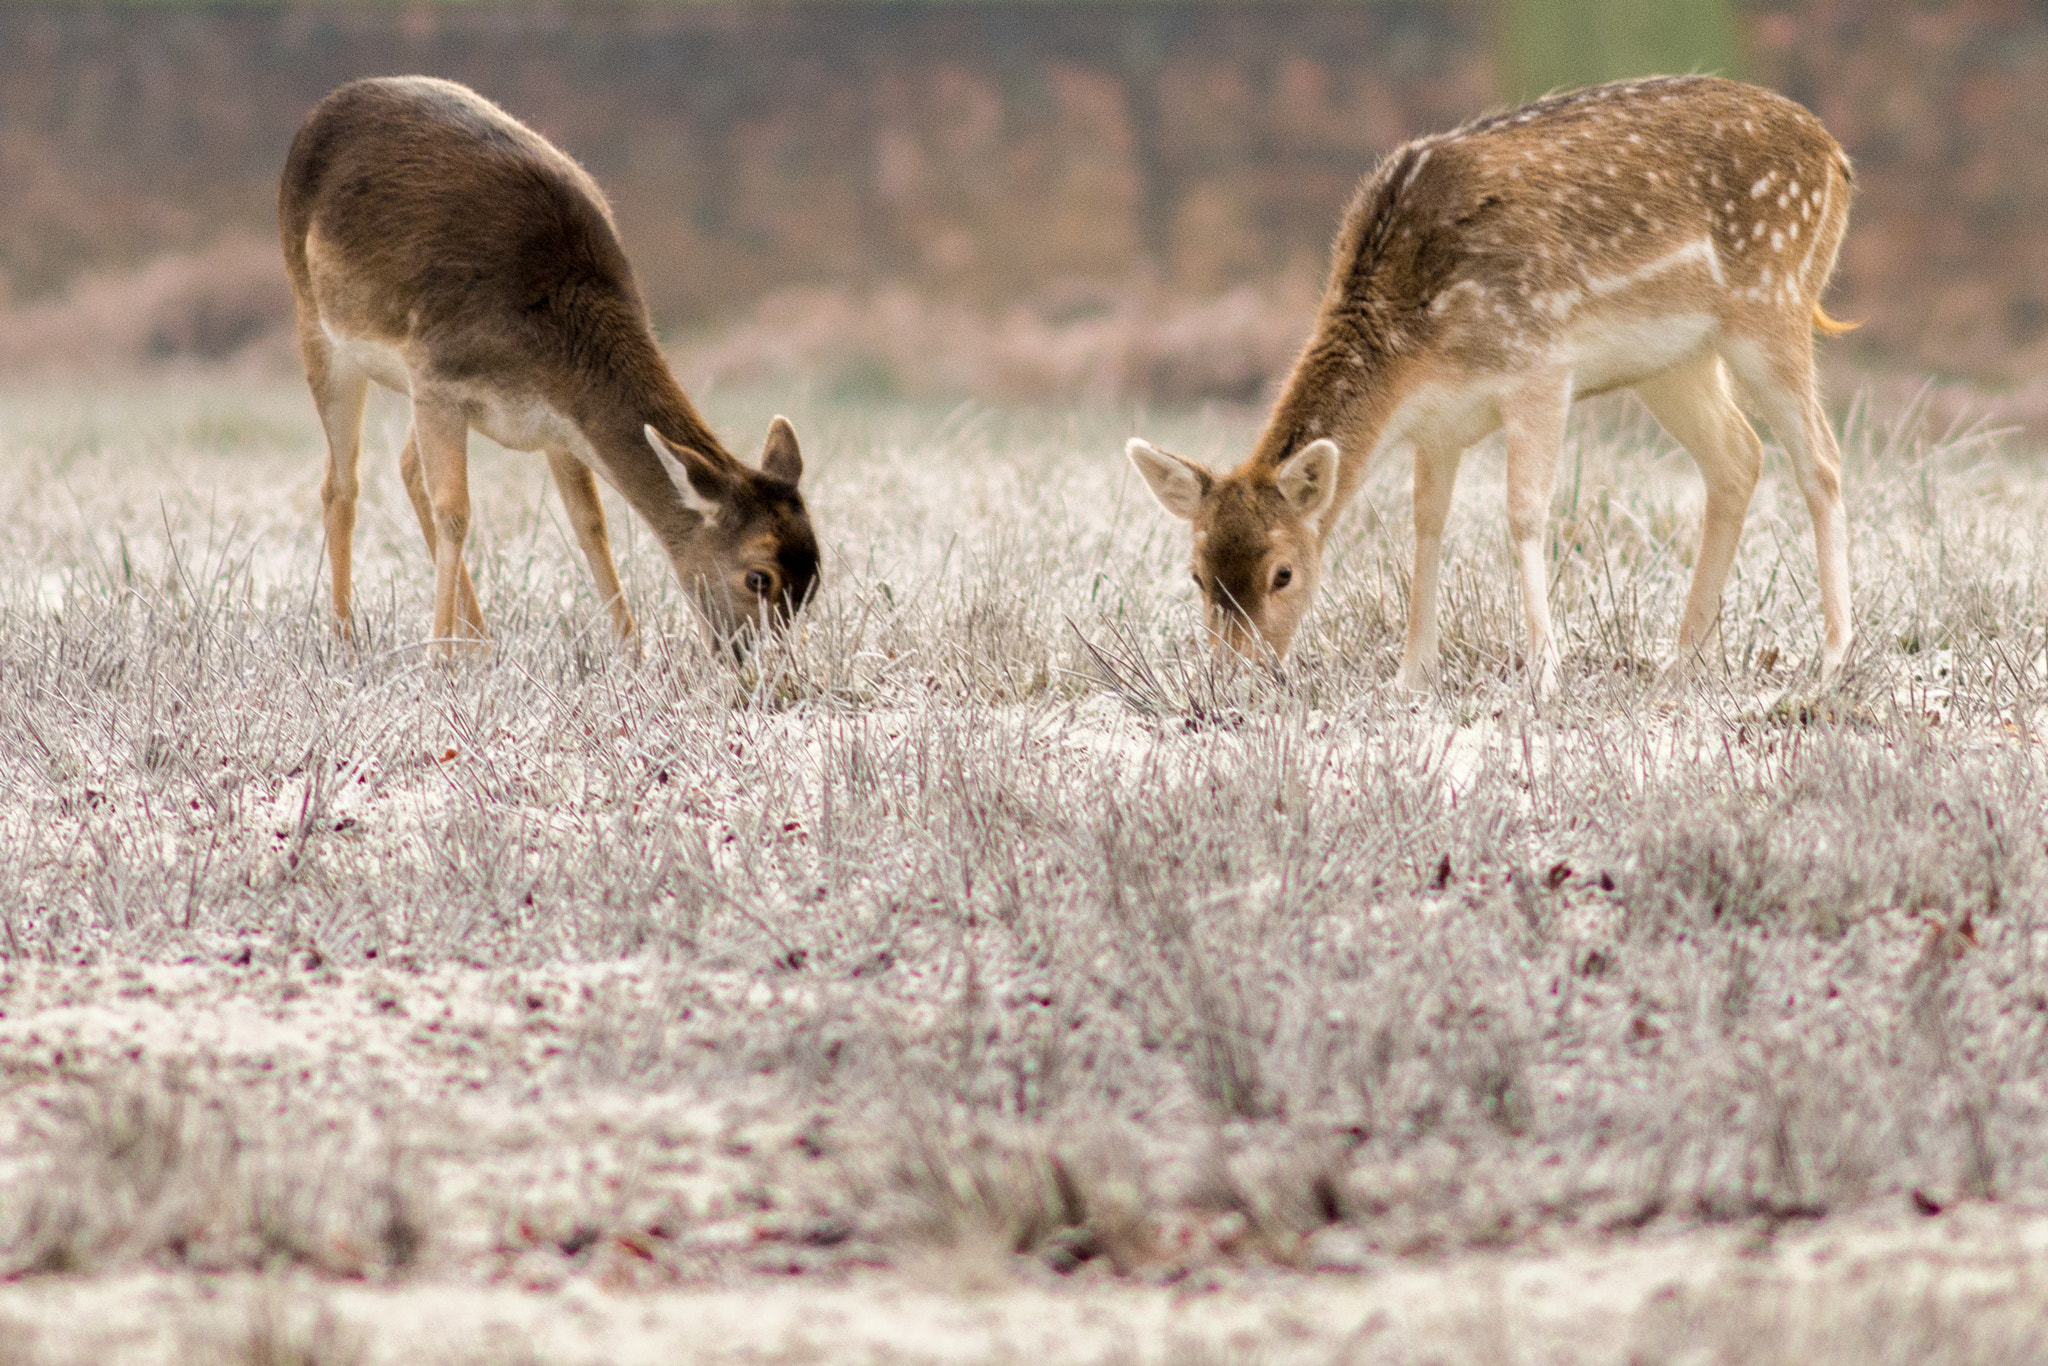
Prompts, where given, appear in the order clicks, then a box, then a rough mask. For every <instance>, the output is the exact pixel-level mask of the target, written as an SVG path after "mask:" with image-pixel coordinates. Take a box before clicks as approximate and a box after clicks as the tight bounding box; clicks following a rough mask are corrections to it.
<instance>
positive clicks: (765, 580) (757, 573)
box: [747, 569, 775, 598]
mask: <svg viewBox="0 0 2048 1366" xmlns="http://www.w3.org/2000/svg"><path fill="white" fill-rule="evenodd" d="M774 586H775V580H773V579H771V578H769V577H768V571H767V570H765V569H749V570H748V571H747V591H748V592H749V593H752V594H753V595H754V596H755V597H757V598H765V597H767V596H768V590H769V589H770V588H773V587H774Z"/></svg>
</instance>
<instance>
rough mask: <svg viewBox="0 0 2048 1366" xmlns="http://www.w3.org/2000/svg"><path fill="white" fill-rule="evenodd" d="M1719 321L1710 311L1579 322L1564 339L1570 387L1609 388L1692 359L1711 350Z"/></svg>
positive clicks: (1580, 390)
mask: <svg viewBox="0 0 2048 1366" xmlns="http://www.w3.org/2000/svg"><path fill="white" fill-rule="evenodd" d="M1719 325H1720V322H1719V319H1717V318H1715V317H1714V315H1713V314H1711V313H1675V314H1665V315H1663V316H1661V317H1643V318H1625V317H1624V318H1615V317H1606V318H1597V319H1592V318H1589V319H1585V320H1582V321H1579V322H1575V323H1574V324H1573V325H1572V327H1571V329H1570V331H1569V332H1568V333H1567V334H1566V339H1565V352H1566V356H1567V357H1568V362H1567V363H1568V364H1569V365H1570V366H1571V371H1572V392H1573V393H1574V394H1599V393H1605V392H1606V391H1607V390H1609V389H1618V388H1620V387H1621V386H1622V385H1625V384H1633V383H1635V382H1636V381H1637V380H1642V379H1648V378H1649V377H1650V376H1652V375H1655V374H1659V373H1661V372H1663V371H1665V370H1669V369H1670V368H1671V367H1672V366H1674V365H1677V364H1679V363H1680V362H1683V361H1688V360H1691V359H1692V358H1693V357H1695V356H1697V355H1699V354H1700V353H1701V352H1702V351H1704V350H1706V349H1707V347H1708V345H1709V344H1710V343H1711V342H1712V341H1713V337H1714V331H1715V329H1716V328H1717V327H1718V326H1719Z"/></svg>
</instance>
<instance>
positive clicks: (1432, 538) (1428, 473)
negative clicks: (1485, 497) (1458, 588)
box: [1400, 446, 1465, 692]
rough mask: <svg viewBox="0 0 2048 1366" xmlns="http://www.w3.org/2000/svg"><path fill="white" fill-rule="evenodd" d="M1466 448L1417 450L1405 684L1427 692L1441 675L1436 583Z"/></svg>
mask: <svg viewBox="0 0 2048 1366" xmlns="http://www.w3.org/2000/svg"><path fill="white" fill-rule="evenodd" d="M1464 454H1465V453H1464V451H1462V450H1449V451H1443V450H1428V449H1425V448H1423V447H1420V446H1418V447H1416V449H1415V573H1414V575H1413V576H1412V578H1411V579H1410V580H1409V584H1408V642H1407V645H1406V647H1405V648H1404V649H1403V650H1402V652H1401V674H1400V685H1401V687H1403V688H1405V689H1407V690H1408V691H1410V692H1426V691H1427V690H1428V689H1429V686H1430V684H1431V683H1432V682H1434V681H1435V679H1436V668H1437V587H1438V585H1439V584H1440V583H1441V582H1442V579H1443V563H1444V523H1445V521H1447V520H1448V519H1449V517H1450V514H1451V489H1452V487H1453V486H1454V485H1455V484H1456V483H1457V480H1458V462H1459V461H1460V460H1461V459H1462V458H1463V457H1464Z"/></svg>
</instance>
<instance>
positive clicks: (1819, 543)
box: [1722, 312, 1855, 681]
mask: <svg viewBox="0 0 2048 1366" xmlns="http://www.w3.org/2000/svg"><path fill="white" fill-rule="evenodd" d="M1810 326H1811V325H1810V323H1809V322H1808V319H1807V315H1806V314H1805V313H1803V312H1802V313H1800V314H1799V316H1798V318H1797V327H1796V329H1795V330H1792V331H1790V332H1789V333H1788V334H1786V335H1782V336H1779V337H1777V338H1775V339H1774V341H1775V344H1774V345H1769V346H1757V345H1754V344H1751V343H1746V342H1745V343H1741V344H1737V345H1731V346H1728V347H1727V348H1726V349H1725V350H1724V351H1723V353H1722V354H1723V356H1724V358H1725V359H1726V360H1727V361H1728V364H1729V367H1730V368H1731V369H1733V370H1734V371H1735V374H1736V377H1737V378H1738V379H1740V380H1741V381H1742V387H1743V389H1744V391H1745V392H1747V394H1748V395H1749V398H1750V401H1751V402H1752V403H1754V404H1755V405H1756V407H1757V408H1758V409H1759V410H1760V411H1761V412H1762V414H1763V419H1764V421H1766V422H1768V423H1770V424H1771V431H1772V432H1773V433H1775V434H1776V436H1777V438H1778V440H1779V442H1780V443H1781V444H1782V445H1783V446H1784V447H1785V453H1786V454H1787V455H1789V456H1790V457H1791V458H1792V473H1793V475H1794V477H1796V478H1797V479H1798V480H1799V491H1800V493H1802V494H1803V495H1805V498H1806V510H1807V512H1808V513H1809V514H1810V515H1811V516H1812V517H1813V548H1814V558H1815V561H1816V563H1817V565H1818V568H1819V573H1820V610H1821V621H1822V640H1821V654H1820V676H1821V678H1822V680H1823V681H1825V680H1827V679H1829V678H1831V677H1833V676H1834V674H1835V672H1836V671H1837V670H1838V669H1840V668H1841V667H1842V660H1843V658H1844V657H1845V656H1846V655H1847V654H1848V653H1849V641H1850V637H1851V636H1852V634H1853V633H1854V630H1855V628H1854V626H1853V625H1852V624H1851V623H1850V620H1849V528H1848V525H1847V523H1846V521H1845V520H1844V518H1843V515H1842V451H1841V447H1839V446H1837V445H1836V444H1835V433H1834V430H1833V428H1831V427H1830V426H1829V425H1828V416H1827V411H1826V410H1825V409H1824V408H1822V407H1821V402H1820V390H1819V386H1818V385H1817V384H1816V382H1815V378H1814V372H1813V333H1812V331H1811V330H1810Z"/></svg>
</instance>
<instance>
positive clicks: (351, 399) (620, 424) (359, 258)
mask: <svg viewBox="0 0 2048 1366" xmlns="http://www.w3.org/2000/svg"><path fill="white" fill-rule="evenodd" d="M277 199H278V221H279V230H280V234H281V236H282V238H283V242H284V257H285V264H286V266H287V268H288V269H289V270H290V272H291V279H292V294H293V297H294V298H295V299H296V300H297V303H298V323H299V346H300V350H301V351H302V353H303V354H304V357H305V362H306V381H307V383H308V384H309V385H310V386H311V387H312V390H313V400H314V402H315V403H316V404H317V405H318V406H319V409H320V422H321V425H322V427H324V428H325V429H326V434H327V478H326V481H325V482H324V483H323V484H322V485H321V489H320V498H321V502H322V504H323V505H324V507H325V517H326V530H327V554H328V560H329V563H330V565H331V568H332V570H333V578H334V585H333V587H334V614H335V618H336V622H337V625H338V626H340V627H342V628H343V629H346V628H347V627H348V625H349V621H350V615H349V586H350V541H351V539H352V536H353V533H354V530H355V520H356V494H357V487H358V485H357V476H356V465H357V460H358V456H359V454H360V451H361V445H362V424H363V402H364V398H365V396H366V395H367V393H368V391H369V385H370V382H371V381H372V380H374V381H376V382H377V383H379V384H382V385H384V386H385V387H387V388H390V389H395V390H397V391H399V392H400V393H404V394H408V395H410V396H411V399H412V429H411V431H410V432H408V433H407V435H406V440H405V451H404V454H403V455H402V456H401V458H400V461H399V467H400V471H401V473H402V474H403V476H404V479H405V489H406V492H407V493H408V494H409V495H410V496H411V498H412V505H413V511H414V512H415V513H416V514H417V515H418V517H419V522H420V530H421V532H422V533H424V534H425V536H426V540H427V549H428V551H429V552H430V553H431V554H432V555H433V557H434V639H435V640H437V641H440V642H443V648H444V649H452V648H453V645H454V643H455V642H456V641H457V639H458V632H460V633H461V635H462V636H466V637H468V638H470V639H472V640H482V639H484V638H485V637H486V632H485V628H484V619H483V613H482V611H481V609H480V608H479V607H478V604H477V600H476V590H475V588H474V587H473V586H472V585H471V582H470V577H469V570H468V567H467V566H466V565H465V564H464V563H463V558H462V547H463V541H464V539H465V538H466V536H467V535H468V530H469V475H468V440H469V433H470V430H471V429H472V428H474V429H475V430H477V431H480V432H482V433H484V434H485V435H486V436H488V437H490V438H491V439H492V440H494V441H496V442H498V443H499V444H500V445H504V446H508V447H511V448H513V449H516V450H538V451H544V452H545V453H546V454H547V458H548V464H549V466H550V468H551V469H552V470H553V473H554V479H555V485H556V487H557V488H559V489H560V490H561V493H562V502H563V503H564V504H565V505H566V507H567V509H568V513H569V521H570V524H571V525H572V526H573V527H574V528H575V531H576V539H577V541H578V542H579V543H580V544H581V545H582V548H583V554H584V558H585V559H587V560H588V561H589V563H590V572H591V574H592V576H593V577H594V578H595V579H596V580H597V588H598V593H599V596H601V597H602V598H603V599H604V600H605V603H606V605H607V607H608V609H609V610H610V612H611V617H612V624H613V625H614V627H616V628H617V630H618V633H619V635H620V637H621V638H625V637H628V636H630V635H631V634H632V632H633V616H632V613H631V612H630V611H628V610H627V607H626V601H625V597H624V595H623V594H622V592H621V591H620V588H619V574H618V569H617V567H616V566H615V565H614V564H613V562H612V551H611V542H610V540H609V539H608V537H607V536H606V533H605V518H604V508H603V505H602V504H601V503H600V502H599V501H598V491H597V482H596V479H595V477H594V474H593V472H595V474H602V475H603V476H604V477H605V479H606V480H607V481H609V482H610V483H611V485H612V486H613V487H614V488H616V489H617V490H618V491H619V493H620V494H621V495H623V496H624V497H625V499H626V502H627V503H628V504H629V505H630V506H631V507H632V508H633V510H634V511H635V512H637V513H639V514H640V516H641V517H643V518H644V519H646V521H647V524H648V525H649V526H650V527H652V528H653V529H654V534H655V535H656V536H657V537H658V538H659V539H660V541H661V544H662V548H663V549H664V550H666V551H667V552H668V556H669V559H670V561H671V562H672V563H673V564H674V566H675V571H676V576H677V577H678V578H679V579H680V580H681V581H682V584H683V587H684V589H685V591H686V592H687V593H688V594H689V596H690V598H691V600H692V601H693V602H694V603H695V604H696V606H697V608H698V610H699V611H700V613H701V614H702V616H703V618H704V620H705V622H706V624H707V625H708V626H709V628H710V629H711V630H712V631H713V632H715V633H717V634H718V635H720V636H721V637H728V638H729V637H731V636H732V635H733V634H734V633H736V632H737V631H739V630H740V629H741V628H743V627H745V626H747V625H748V624H750V623H753V622H756V621H766V622H771V623H775V624H782V623H785V622H787V620H788V619H789V617H790V616H791V615H792V614H793V613H794V612H795V610H796V609H797V608H798V607H801V606H802V605H803V603H804V600H805V599H806V598H807V597H808V596H809V595H810V593H811V591H812V589H813V588H814V587H815V586H816V584H817V581H818V544H817V540H816V538H815V537H814V536H813V534H812V531H811V523H810V516H809V514H808V513H807V512H806V511H805V509H804V501H803V498H802V496H801V495H800V494H799V493H798V492H797V481H798V479H799V478H800V477H801V476H802V474H803V458H802V456H801V454H800V453H799V451H798V449H797V441H796V433H795V432H794V431H792V430H791V428H790V425H789V423H788V422H787V421H785V420H784V419H782V418H780V417H778V418H776V419H775V420H774V422H773V423H771V424H770V425H769V428H768V441H767V446H766V448H765V449H764V451H763V452H762V456H761V467H760V468H759V469H758V470H756V469H750V468H748V467H747V466H746V465H744V464H742V463H741V462H740V461H739V460H737V459H735V458H734V457H733V455H732V454H731V453H730V452H728V451H727V450H726V449H725V447H724V446H723V445H721V444H720V443H719V440H718V438H717V437H716V436H715V435H713V434H712V432H711V430H710V428H708V427H707V426H705V424H704V421H703V419H702V418H701V417H699V416H698V414H697V410H696V409H695V408H694V407H693V406H692V405H691V403H690V400H689V398H688V397H687V396H685V395H684V393H683V390H682V387H681V386H680V385H678V384H677V383H676V380H675V377H674V376H673V375H672V374H671V373H670V372H669V369H668V366H667V364H666V363H664V361H663V360H662V356H661V352H660V349H659V347H658V346H657V344H656V342H655V339H654V333H653V330H652V329H651V328H650V326H649V324H648V320H647V310H646V307H645V306H644V305H643V304H642V302H641V299H640V293H639V290H638V288H637V287H636V286H635V284H634V282H633V272H632V268H631V267H630V266H629V265H628V264H627V262H626V256H625V253H624V251H623V250H621V248H620V246H619V238H618V232H617V229H616V227H615V226H614V224H613V222H612V215H611V209H610V207H609V206H608V205H607V204H606V203H605V199H604V195H603V193H602V192H601V191H600V190H599V189H598V187H597V184H596V182H595V181H593V180H592V179H591V178H590V176H589V175H587V174H586V173H585V172H584V171H583V169H582V168H581V167H580V166H578V165H577V164H576V163H575V162H573V161H571V160H570V159H569V158H568V157H567V156H565V155H563V154H562V153H561V152H560V151H558V150H557V149H556V148H555V147H554V146H552V145H551V144H550V143H549V142H548V141H547V140H546V139H545V138H543V137H541V136H540V135H539V134H538V133H535V132H534V131H533V130H532V129H530V128H527V127H526V126H525V125H524V124H521V123H520V122H519V121H518V120H516V119H514V118H513V117H512V116H511V115H509V114H507V113H506V112H505V111H504V110H502V109H500V108H498V107H497V106H496V105H494V104H492V103H491V102H490V101H488V100H486V99H484V98H483V97H482V96H480V95H478V94H476V93H475V92H474V91H472V90H469V89H466V88H465V87H463V86H460V85H456V84H454V83H453V82H450V81H442V80H434V79H430V78H427V77H421V76H404V77H396V78H391V79H377V80H363V81H356V82H354V83H352V84H350V85H345V86H343V87H341V88H340V89H339V90H336V91H335V92H334V93H333V94H331V95H329V96H328V97H327V98H326V99H324V100H322V101H321V102H320V104H319V105H318V106H317V107H316V108H315V109H314V110H313V112H312V113H311V114H310V115H309V116H308V117H307V119H306V123H305V126H304V127H302V128H300V129H299V133H298V136H297V137H296V138H294V139H293V141H292V147H291V153H290V155H289V156H288V157H287V158H286V160H285V167H284V178H283V181H282V183H281V184H280V185H279V187H278V196H277ZM665 460H673V461H674V462H675V463H676V464H677V465H678V466H680V468H681V471H682V476H683V477H682V478H681V479H678V478H676V477H675V475H673V474H672V473H671V472H670V470H669V468H668V466H667V464H666V463H665Z"/></svg>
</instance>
